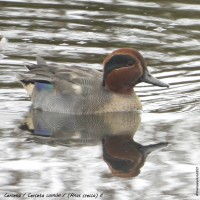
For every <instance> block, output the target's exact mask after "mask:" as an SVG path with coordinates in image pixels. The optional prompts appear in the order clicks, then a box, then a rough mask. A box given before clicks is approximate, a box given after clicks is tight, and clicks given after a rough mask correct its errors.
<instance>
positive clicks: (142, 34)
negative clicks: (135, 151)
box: [0, 0, 200, 200]
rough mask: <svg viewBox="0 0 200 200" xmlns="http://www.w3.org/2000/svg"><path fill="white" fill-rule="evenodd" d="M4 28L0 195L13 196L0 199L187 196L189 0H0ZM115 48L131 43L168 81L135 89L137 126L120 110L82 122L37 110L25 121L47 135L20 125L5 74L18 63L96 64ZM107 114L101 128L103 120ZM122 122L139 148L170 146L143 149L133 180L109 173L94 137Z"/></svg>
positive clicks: (12, 84) (193, 81)
mask: <svg viewBox="0 0 200 200" xmlns="http://www.w3.org/2000/svg"><path fill="white" fill-rule="evenodd" d="M3 36H4V37H6V38H7V39H8V40H9V42H8V44H7V46H6V47H5V49H4V50H2V49H1V50H0V54H1V55H0V120H1V124H0V195H1V196H0V199H4V198H5V199H9V200H10V199H16V198H11V197H10V198H8V197H7V198H6V197H4V194H5V193H6V192H7V193H9V194H11V193H18V194H19V193H27V194H28V193H32V194H40V193H42V194H49V193H54V194H56V193H60V194H64V193H69V192H75V193H77V194H84V193H97V194H101V193H103V197H98V199H106V200H107V199H114V200H115V199H116V200H118V199H124V200H129V199H130V200H132V199H145V200H146V199H147V200H148V199H164V200H176V199H195V198H196V195H195V194H196V180H195V177H196V167H198V166H200V159H199V152H200V147H199V146H200V132H199V130H200V124H199V121H200V103H199V101H200V81H199V80H200V55H199V52H200V42H199V41H200V2H199V1H198V0H191V1H186V0H182V1H181V0H175V1H169V0H155V1H150V0H141V1H135V0H133V1H128V0H107V1H106V0H103V1H102V0H101V1H100V0H96V1H95V0H92V1H85V0H80V1H76V0H73V1H67V0H60V1H58V0H57V1H56V0H49V1H48V0H46V1H42V3H39V1H36V0H16V1H9V0H8V1H0V38H1V37H3ZM121 47H133V48H136V49H138V50H139V51H140V52H141V53H142V54H143V55H144V57H145V58H146V61H147V63H148V66H149V69H150V71H151V72H152V74H154V75H155V76H156V77H158V78H160V79H162V80H163V81H165V82H167V83H169V84H170V88H169V89H163V88H158V87H154V86H150V85H146V84H141V85H139V86H137V87H136V92H137V94H138V95H139V96H140V99H141V100H142V104H143V106H144V108H143V109H144V112H143V113H142V114H141V116H140V117H141V123H140V124H139V123H136V122H135V121H134V123H135V124H132V123H130V124H129V123H128V122H127V121H128V120H129V118H127V116H126V117H124V116H122V118H120V117H119V118H118V117H117V118H116V119H115V117H111V118H106V119H104V118H103V119H102V118H101V119H95V120H94V119H92V122H91V121H90V119H87V120H86V119H84V120H86V121H84V120H80V119H74V118H71V119H69V118H64V117H63V118H62V117H61V118H60V117H56V118H55V116H52V117H50V116H40V114H39V115H36V116H32V120H33V121H34V122H35V123H36V124H39V125H40V128H41V127H43V129H42V130H43V131H44V129H45V131H46V132H45V134H46V136H49V135H51V137H41V136H39V137H38V135H39V133H40V132H37V131H35V132H33V131H32V134H31V133H30V132H28V131H25V130H20V129H19V125H20V124H22V123H23V122H24V121H25V116H27V115H28V114H27V112H28V111H29V107H30V105H31V103H30V101H29V98H28V96H27V95H26V93H25V90H24V89H23V88H22V87H21V85H20V84H19V83H18V82H17V80H16V78H15V74H14V73H15V72H23V71H26V69H25V68H24V67H23V65H24V63H26V62H34V60H35V56H36V55H40V56H43V57H44V58H45V60H46V61H47V62H49V63H57V64H66V65H67V66H73V65H76V66H81V67H90V68H95V69H101V68H102V61H103V59H104V58H105V56H106V55H107V54H108V53H110V52H112V51H113V50H115V49H117V48H121ZM34 117H35V118H34ZM33 118H34V119H33ZM38 119H41V120H40V121H39V122H38V121H37V120H38ZM42 119H43V120H44V121H43V120H42ZM55 119H56V120H55ZM134 119H135V118H134ZM123 120H124V121H123ZM74 121H75V122H76V123H75V124H76V125H77V126H76V128H74V126H73V125H74ZM83 121H84V123H83ZM108 121H109V125H107V124H106V127H107V128H108V127H109V128H108V129H104V128H102V124H103V125H104V123H108ZM136 121H137V120H136ZM122 122H123V123H122ZM26 123H27V122H26ZM66 123H69V126H65V125H64V124H66ZM90 123H91V124H90ZM120 123H122V124H120ZM49 124H53V126H50V127H49ZM114 124H118V126H115V125H114ZM123 124H126V126H127V127H129V128H130V131H131V130H132V131H133V132H132V133H130V135H132V137H133V136H134V141H135V142H137V143H139V144H141V145H143V146H146V145H149V144H158V143H160V142H168V143H169V144H170V145H169V146H168V147H165V148H162V149H159V150H158V151H155V152H152V153H151V154H150V155H148V157H147V158H146V162H145V163H144V166H143V167H142V168H141V172H140V174H139V175H138V176H136V177H133V178H130V177H129V178H119V177H116V176H114V175H113V174H112V173H111V170H110V169H109V167H108V164H107V163H106V162H105V158H104V160H103V150H102V149H103V148H102V137H103V136H102V135H103V134H104V133H105V132H108V133H109V134H111V135H112V134H115V133H116V134H117V132H118V131H117V130H119V129H120V128H121V127H123ZM29 125H30V124H29ZM71 125H72V128H71V129H70V126H71ZM86 125H87V126H86ZM132 125H133V127H132ZM138 126H139V127H138ZM47 127H48V128H47ZM55 127H58V128H55ZM127 127H126V128H127ZM32 128H33V127H32ZM133 129H134V130H133ZM136 129H137V132H136ZM47 130H48V131H47ZM52 132H53V135H52ZM93 132H94V133H93ZM135 132H136V133H135ZM36 135H37V136H36ZM103 141H104V140H103ZM106 141H107V140H106ZM108 141H109V142H110V141H111V140H110V139H108ZM116 148H119V146H118V147H116ZM81 198H83V197H81ZM81 198H79V197H77V199H81ZM22 199H31V197H29V198H28V197H27V196H25V197H24V198H22ZM32 199H33V198H32ZM36 199H45V198H39V197H38V198H36ZM46 199H50V198H46ZM56 199H62V198H56ZM63 199H64V197H63ZM71 199H75V198H71ZM86 199H87V198H86Z"/></svg>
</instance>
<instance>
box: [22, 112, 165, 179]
mask: <svg viewBox="0 0 200 200" xmlns="http://www.w3.org/2000/svg"><path fill="white" fill-rule="evenodd" d="M139 125H140V113H138V112H128V113H123V112H122V113H118V114H116V113H115V114H114V113H109V114H102V115H85V116H82V115H65V114H58V113H50V112H42V111H37V110H34V109H33V110H31V112H30V113H28V115H27V116H26V118H25V120H24V123H23V124H22V126H21V128H22V129H25V130H29V131H30V132H31V133H32V134H31V136H30V137H29V139H31V140H32V141H35V142H37V143H45V144H49V145H64V146H83V145H84V146H88V145H97V144H99V143H100V142H101V141H102V144H103V158H104V160H105V162H106V163H107V164H108V166H109V167H110V169H111V172H112V174H113V175H114V176H119V177H134V176H137V175H138V174H139V172H140V168H141V167H142V166H143V165H144V162H145V159H146V157H147V155H148V154H149V153H150V152H152V151H153V150H155V149H159V148H162V147H164V146H166V144H167V143H159V144H153V145H148V146H142V145H140V144H138V143H136V142H135V141H134V140H133V136H134V134H135V132H136V131H137V129H138V127H139Z"/></svg>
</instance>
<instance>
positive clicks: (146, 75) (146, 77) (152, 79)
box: [140, 70, 169, 87]
mask: <svg viewBox="0 0 200 200" xmlns="http://www.w3.org/2000/svg"><path fill="white" fill-rule="evenodd" d="M140 82H145V83H150V84H152V85H156V86H160V87H169V84H167V83H164V82H162V81H160V80H158V79H157V78H155V77H153V76H152V75H151V74H150V72H149V71H148V70H145V71H144V73H143V75H142V77H141V78H140Z"/></svg>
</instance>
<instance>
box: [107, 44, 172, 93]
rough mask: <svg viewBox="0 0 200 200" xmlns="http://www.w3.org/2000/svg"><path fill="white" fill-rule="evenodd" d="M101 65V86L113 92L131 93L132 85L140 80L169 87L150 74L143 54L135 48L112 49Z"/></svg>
mask: <svg viewBox="0 0 200 200" xmlns="http://www.w3.org/2000/svg"><path fill="white" fill-rule="evenodd" d="M103 65H104V75H103V86H105V87H106V88H108V89H110V90H111V91H113V92H116V93H122V94H131V93H132V92H133V87H134V86H135V85H136V84H138V83H140V82H145V83H150V84H153V85H156V86H160V87H169V85H168V84H166V83H164V82H162V81H160V80H158V79H157V78H155V77H153V76H152V75H151V74H150V72H149V71H148V69H147V66H146V63H145V60H144V58H143V56H142V55H141V54H140V53H139V52H138V51H137V50H135V49H132V48H122V49H118V50H116V51H113V52H112V53H111V54H110V55H108V56H107V57H106V58H105V60H104V62H103Z"/></svg>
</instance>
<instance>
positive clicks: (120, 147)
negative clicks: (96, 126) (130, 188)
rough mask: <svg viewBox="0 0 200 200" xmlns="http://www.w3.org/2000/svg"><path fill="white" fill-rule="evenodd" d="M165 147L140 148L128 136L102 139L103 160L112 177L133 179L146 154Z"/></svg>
mask: <svg viewBox="0 0 200 200" xmlns="http://www.w3.org/2000/svg"><path fill="white" fill-rule="evenodd" d="M165 146H167V143H158V144H152V145H147V146H142V145H141V144H139V143H137V142H135V141H134V140H133V138H132V137H131V136H130V135H129V134H127V135H126V134H123V135H118V136H109V137H105V138H104V139H103V158H104V160H105V162H106V163H107V164H108V166H109V168H110V170H111V172H112V174H113V175H114V176H117V177H135V176H137V175H138V174H139V173H140V168H141V167H142V166H143V165H144V163H145V160H146V157H147V156H148V154H149V153H151V152H152V151H154V150H157V149H160V148H163V147H165Z"/></svg>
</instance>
